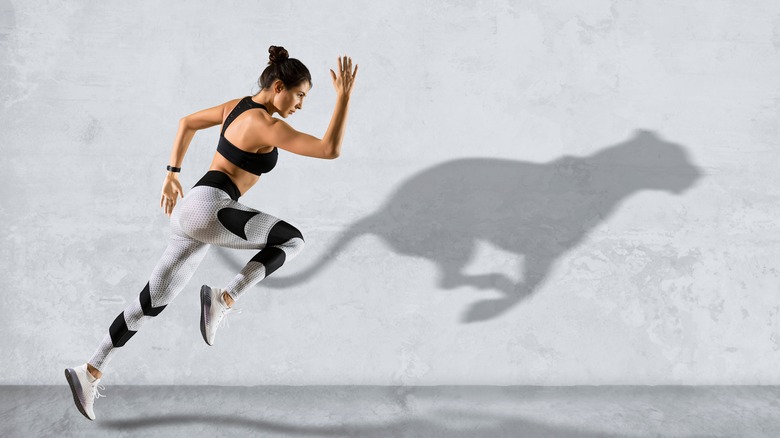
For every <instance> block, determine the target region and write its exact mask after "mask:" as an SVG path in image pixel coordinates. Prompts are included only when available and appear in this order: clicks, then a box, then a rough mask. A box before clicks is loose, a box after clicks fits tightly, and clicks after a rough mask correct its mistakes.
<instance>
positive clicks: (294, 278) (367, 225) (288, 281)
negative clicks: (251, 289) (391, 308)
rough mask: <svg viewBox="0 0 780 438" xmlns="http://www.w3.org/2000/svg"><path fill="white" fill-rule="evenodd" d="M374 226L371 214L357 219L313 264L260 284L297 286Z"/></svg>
mask: <svg viewBox="0 0 780 438" xmlns="http://www.w3.org/2000/svg"><path fill="white" fill-rule="evenodd" d="M374 228H376V221H375V218H374V216H373V215H371V216H368V217H365V218H363V219H360V220H358V221H357V222H355V223H354V224H353V225H352V226H350V227H349V229H347V230H346V231H344V232H343V233H342V234H341V236H339V238H338V240H336V241H335V242H334V243H333V244H332V246H331V247H330V248H329V249H328V250H327V251H326V252H325V256H323V257H321V258H320V259H319V260H317V261H315V262H314V264H313V265H311V266H309V267H308V268H306V269H305V270H303V271H301V272H298V273H295V274H293V275H291V276H289V277H277V276H272V277H268V278H266V279H264V280H263V281H262V283H261V284H262V286H263V287H269V288H272V289H284V288H287V287H293V286H297V285H300V284H303V283H305V282H307V281H309V280H311V279H312V278H313V277H314V276H315V275H317V274H318V273H319V272H320V271H322V270H323V269H325V268H326V267H327V266H328V264H330V263H331V262H333V261H335V260H336V258H337V257H338V255H339V254H340V253H341V252H342V251H344V248H346V247H347V246H348V245H349V244H350V243H351V242H352V241H353V240H355V239H356V238H358V237H360V236H363V235H365V234H369V233H371V232H372V230H373V229H374Z"/></svg>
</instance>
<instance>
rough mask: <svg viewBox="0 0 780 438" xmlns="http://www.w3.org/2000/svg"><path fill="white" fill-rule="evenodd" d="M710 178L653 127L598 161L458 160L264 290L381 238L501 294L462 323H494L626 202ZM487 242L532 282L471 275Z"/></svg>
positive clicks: (442, 281) (419, 178) (444, 282)
mask: <svg viewBox="0 0 780 438" xmlns="http://www.w3.org/2000/svg"><path fill="white" fill-rule="evenodd" d="M700 177H701V172H700V171H699V170H698V169H697V167H696V166H694V165H693V164H692V163H691V161H690V159H689V158H688V155H687V153H686V151H685V149H684V148H683V147H682V146H680V145H678V144H675V143H670V142H667V141H664V140H663V139H661V138H659V137H658V136H657V135H656V134H654V133H653V132H651V131H644V130H638V131H636V132H635V134H634V136H633V137H632V138H630V139H628V140H626V141H624V142H622V143H619V144H616V145H612V146H609V147H606V148H604V149H602V150H600V151H598V152H596V153H594V154H592V155H589V156H585V157H572V156H564V157H561V158H559V159H556V160H554V161H551V162H547V163H530V162H525V161H513V160H506V159H493V158H465V159H458V160H452V161H448V162H444V163H441V164H439V165H436V166H433V167H431V168H428V169H425V170H423V171H421V172H419V173H417V174H415V175H413V176H412V177H410V178H409V179H407V180H406V181H404V182H403V183H401V185H400V186H399V187H398V189H397V190H396V191H395V192H394V193H393V194H392V195H391V196H390V197H389V198H388V199H387V201H386V202H385V204H384V205H383V206H382V207H381V208H380V209H379V210H377V211H376V212H374V213H373V214H371V215H368V216H366V217H364V218H362V219H361V220H359V221H357V222H356V223H354V224H352V225H350V226H348V227H346V228H347V229H346V231H345V232H344V233H343V234H342V235H341V236H340V237H339V238H338V239H337V241H336V242H335V243H334V244H333V246H332V247H331V248H329V249H328V250H327V251H326V253H327V254H328V256H327V257H325V258H322V259H321V260H318V261H317V262H315V263H314V264H313V265H312V266H310V267H308V268H307V269H305V270H304V271H302V272H300V273H297V274H295V275H293V276H290V277H280V276H272V277H269V278H267V279H265V280H263V282H262V283H261V285H262V286H263V287H271V288H284V287H289V286H292V285H295V284H299V283H301V282H303V281H307V280H309V279H310V278H312V277H313V276H315V275H317V274H318V273H319V272H321V271H322V270H323V269H324V268H325V267H326V266H327V265H328V263H329V261H330V260H331V259H333V258H335V257H336V256H337V255H338V254H339V253H340V252H341V251H343V250H344V249H345V247H346V246H347V245H349V244H350V243H351V242H352V241H353V240H355V239H357V238H359V237H361V236H364V235H373V236H377V237H380V238H382V239H383V240H384V241H385V242H387V244H388V245H389V246H390V247H391V248H392V249H393V250H394V251H396V252H397V253H399V254H404V255H409V256H416V257H422V258H425V259H428V260H430V261H431V262H433V263H434V264H435V265H436V266H437V268H438V271H439V278H438V283H439V286H440V287H441V288H443V289H452V288H456V287H459V286H471V287H475V288H478V289H489V290H495V291H500V292H501V294H502V296H501V297H500V298H496V299H485V300H481V301H478V302H475V303H474V304H472V305H471V307H470V308H469V309H467V310H466V311H465V313H464V314H463V316H462V321H463V322H473V321H484V320H488V319H491V318H495V317H497V316H499V315H501V314H503V313H504V312H506V311H508V310H509V309H510V308H512V307H513V306H514V305H516V304H517V303H518V302H519V301H521V300H522V299H524V298H525V297H527V296H529V295H530V294H531V293H533V292H534V290H535V289H536V288H537V287H538V286H539V285H540V284H541V283H542V282H543V281H544V279H545V278H546V276H547V274H548V272H549V270H550V267H551V266H552V265H553V263H554V262H555V261H556V260H557V259H558V258H559V257H561V256H562V255H563V254H564V253H566V252H567V251H569V250H570V249H572V248H573V247H574V246H575V245H577V244H578V243H580V242H581V241H582V240H583V238H584V237H586V236H587V235H588V233H589V232H590V231H591V230H593V229H594V228H595V227H596V226H597V225H598V224H599V223H601V222H602V221H604V220H605V219H606V218H608V217H609V216H610V215H611V214H612V213H613V212H614V211H615V209H616V208H617V207H618V206H619V205H620V204H621V202H623V201H625V200H626V199H627V198H629V197H631V196H632V195H635V194H636V193H638V192H640V191H644V190H659V191H665V192H669V193H672V194H680V193H683V192H684V191H686V190H688V189H690V188H691V187H692V186H693V185H694V184H695V183H696V181H697V180H698V179H699V178H700ZM304 234H305V232H304ZM480 239H481V240H486V241H488V242H490V243H492V244H493V245H495V246H496V247H498V248H501V249H503V250H505V251H507V252H511V253H515V254H517V255H518V257H520V256H522V257H523V258H524V271H523V272H522V273H520V275H518V277H520V278H522V279H523V280H522V281H521V282H519V283H518V282H516V281H513V280H512V279H510V278H509V277H507V276H506V275H503V274H501V273H489V274H483V275H467V274H465V273H464V272H463V270H464V268H465V267H466V265H467V264H468V263H469V262H470V259H471V257H472V255H473V252H474V250H475V248H476V244H477V241H478V240H480ZM223 255H227V254H226V253H223ZM231 264H233V263H231ZM235 264H236V269H237V270H238V269H240V268H241V266H239V264H238V263H235Z"/></svg>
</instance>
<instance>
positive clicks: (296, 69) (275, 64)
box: [257, 46, 312, 89]
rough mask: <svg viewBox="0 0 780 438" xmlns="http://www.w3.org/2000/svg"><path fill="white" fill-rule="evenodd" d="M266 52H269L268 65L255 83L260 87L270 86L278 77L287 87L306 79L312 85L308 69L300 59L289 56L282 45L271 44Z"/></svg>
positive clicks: (294, 85) (296, 84)
mask: <svg viewBox="0 0 780 438" xmlns="http://www.w3.org/2000/svg"><path fill="white" fill-rule="evenodd" d="M268 53H270V55H269V56H268V59H269V61H268V67H266V68H265V70H263V73H262V74H261V75H260V79H258V80H257V85H259V86H260V88H262V89H265V88H271V85H273V83H274V82H275V81H276V80H277V79H280V80H281V81H282V83H284V86H285V87H287V88H293V87H296V86H298V85H300V84H301V83H302V82H304V81H308V82H309V85H312V83H311V74H310V73H309V69H308V68H306V66H305V65H303V63H302V62H301V61H298V60H297V59H295V58H290V54H289V53H287V50H285V49H284V47H279V46H271V47H269V48H268Z"/></svg>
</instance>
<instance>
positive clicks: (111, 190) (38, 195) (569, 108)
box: [0, 0, 780, 385]
mask: <svg viewBox="0 0 780 438" xmlns="http://www.w3.org/2000/svg"><path fill="white" fill-rule="evenodd" d="M272 44H273V45H283V46H285V47H286V48H287V49H288V50H289V52H290V54H291V56H292V57H295V58H298V59H300V60H302V61H303V62H304V63H306V65H307V66H308V67H309V69H310V70H311V72H312V75H313V80H314V88H313V89H312V91H311V93H310V96H309V97H308V98H307V102H306V106H305V107H304V111H301V112H298V113H296V115H295V116H293V117H292V118H290V119H288V121H289V122H290V123H291V124H292V125H293V126H294V127H295V128H297V129H299V130H301V131H304V132H309V133H312V134H313V135H317V136H321V135H322V134H323V133H324V132H325V129H326V128H327V125H328V122H329V120H330V114H331V113H332V109H333V103H334V101H335V93H334V91H333V89H332V86H331V84H330V76H329V72H328V70H329V69H330V68H335V67H336V59H337V57H338V55H340V54H344V53H346V54H349V55H350V56H352V57H353V59H354V61H355V62H356V63H358V64H359V65H360V69H359V73H358V78H357V84H356V89H355V91H354V93H353V99H352V103H351V111H350V116H349V122H348V126H347V134H346V138H345V140H344V144H343V152H342V156H341V157H340V158H339V159H338V160H335V161H324V160H316V159H311V158H306V157H301V156H295V155H293V154H291V153H289V152H285V151H281V152H280V157H279V164H278V166H277V167H276V169H274V171H273V172H271V173H270V174H268V175H265V176H264V177H263V178H262V179H261V181H260V182H259V184H258V185H257V186H255V187H254V188H253V189H252V190H251V191H250V192H249V193H247V194H246V195H245V196H243V197H242V199H241V201H242V202H244V203H245V204H247V205H249V206H252V207H255V208H258V209H261V210H264V211H267V212H269V213H271V214H274V215H276V216H278V217H280V218H283V219H285V220H287V221H288V222H290V223H292V224H293V225H296V226H297V227H299V228H300V229H301V230H302V231H303V234H304V236H305V238H306V242H307V246H306V248H305V250H304V252H303V253H302V254H301V255H300V256H299V257H298V258H296V259H295V260H293V261H292V262H290V263H289V264H287V265H285V266H284V267H283V268H282V269H280V270H279V271H277V272H276V273H275V274H274V275H273V276H272V277H270V278H268V279H267V281H264V282H263V283H261V284H260V285H259V286H258V287H257V288H256V289H254V290H253V291H251V292H250V293H247V294H246V295H245V296H244V297H243V298H242V299H241V300H240V301H239V303H238V304H237V307H239V308H242V309H243V313H241V314H239V315H235V317H231V325H230V327H229V328H221V329H220V332H219V334H218V338H217V344H216V345H215V346H214V347H208V346H207V345H206V344H205V343H204V342H203V340H202V339H201V335H200V332H199V328H198V320H199V314H198V299H197V291H198V289H199V287H200V285H201V284H204V283H207V284H210V285H214V286H219V285H222V286H224V285H225V284H226V283H227V282H228V281H229V280H230V279H231V278H232V276H233V275H234V273H235V272H236V270H237V269H239V268H240V267H241V266H243V264H244V263H245V262H246V261H247V260H248V259H249V258H251V256H252V255H253V254H254V252H250V251H237V250H228V249H222V248H218V247H213V248H212V249H211V250H210V253H209V254H208V255H207V257H206V259H205V260H204V262H203V264H202V265H201V267H200V269H199V270H198V272H197V273H196V274H195V276H194V278H193V279H192V281H191V283H190V285H189V286H188V287H187V288H186V289H185V290H184V291H182V293H181V294H180V295H179V296H178V297H177V299H176V301H174V302H173V303H172V304H171V305H169V306H168V307H167V308H166V310H165V312H163V313H162V314H160V316H158V317H157V318H155V319H153V320H151V321H150V322H149V323H147V324H146V325H145V326H144V327H143V329H142V330H141V331H139V332H138V334H137V335H135V337H133V338H132V339H131V340H130V341H129V342H128V343H127V345H126V346H125V347H123V348H122V350H120V351H119V353H118V354H117V356H116V357H115V358H114V360H113V362H111V364H110V365H109V369H108V371H107V373H106V377H107V378H106V379H105V382H106V383H112V384H121V383H130V384H136V383H144V384H149V383H168V384H225V385H256V384H291V385H305V384H380V385H383V384H388V385H391V384H392V385H395V384H408V385H434V384H498V385H507V384H538V385H568V384H594V385H598V384H780V368H778V367H777V364H778V363H779V362H780V352H779V351H778V350H780V325H779V323H778V312H780V294H779V292H780V291H779V290H778V278H779V277H780V274H779V270H780V257H777V254H778V250H780V234H778V220H777V217H778V216H779V215H780V202H778V201H780V186H779V185H778V182H780V178H778V176H777V175H778V173H777V167H778V164H780V149H778V146H779V145H778V135H779V134H780V129H779V128H778V126H780V125H779V124H778V116H779V115H780V81H778V78H780V58H778V54H779V52H778V48H779V47H780V3H778V2H776V1H773V0H761V1H759V0H756V1H748V2H741V1H736V0H731V1H687V2H664V1H633V0H632V1H627V0H626V1H597V0H589V1H574V0H572V1H556V2H547V1H522V2H521V1H517V2H516V1H509V0H505V1H495V2H488V1H484V2H471V1H450V2H433V1H425V2H411V1H410V2H403V3H402V2H349V1H343V0H339V1H300V2H299V1H296V2H254V3H252V2H204V1H194V2H193V1H187V2H164V3H160V2H152V1H140V2H43V1H12V2H8V1H4V2H0V72H1V74H2V79H3V80H2V81H0V96H2V105H1V106H0V148H2V149H1V150H2V153H1V154H0V168H2V172H0V178H2V184H0V194H1V196H2V197H1V199H2V208H0V221H1V222H2V224H3V226H2V229H1V231H0V238H2V241H1V242H0V263H1V264H2V272H3V275H2V277H0V286H1V289H2V291H3V292H2V297H3V302H2V305H0V330H2V333H3V336H0V351H2V353H3V354H2V362H1V363H2V364H3V365H4V367H3V370H4V372H3V373H2V375H0V384H13V383H29V384H57V383H63V384H64V382H63V381H62V369H63V368H65V367H66V366H75V365H78V364H80V363H83V362H84V361H85V360H86V359H87V358H89V356H90V355H91V354H92V352H93V351H94V349H95V348H96V347H97V345H98V342H99V341H100V339H101V338H102V337H103V335H104V334H105V333H106V331H107V329H108V326H109V325H110V323H111V322H112V321H113V319H114V318H115V317H116V315H117V314H118V313H119V312H121V311H122V310H123V309H124V307H125V306H126V305H128V304H129V303H130V302H131V300H134V299H136V297H137V296H138V293H139V292H140V291H141V289H142V287H143V286H144V284H145V283H146V282H147V280H148V276H149V274H150V273H151V270H152V268H153V267H154V265H155V263H156V262H157V259H158V258H159V257H160V255H161V254H162V251H163V249H164V248H165V246H166V244H167V238H168V231H169V228H168V226H169V225H168V217H167V216H165V215H164V214H163V213H162V211H161V210H160V208H159V206H158V202H159V191H160V186H161V184H162V181H163V177H164V174H165V165H166V164H167V161H168V156H169V154H170V148H171V145H172V141H173V138H174V136H175V134H176V129H177V122H178V120H179V118H181V117H182V116H185V115H187V114H190V113H193V112H196V111H198V110H201V109H204V108H207V107H211V106H214V105H217V104H221V103H223V102H225V101H227V100H230V99H233V98H236V97H241V96H246V95H249V94H253V93H255V92H256V91H257V90H258V87H257V85H256V80H257V77H258V76H259V74H260V72H261V71H262V69H263V67H264V66H265V63H266V61H267V48H268V46H269V45H272ZM218 134H219V129H218V128H216V127H215V128H211V129H208V130H205V131H200V132H199V133H198V134H197V135H196V136H195V138H194V140H193V142H192V144H191V146H190V149H189V152H188V153H187V156H186V159H185V160H184V164H183V168H184V170H183V172H182V175H181V181H182V182H183V184H184V186H185V193H186V192H187V190H188V189H189V187H191V186H192V185H193V184H194V183H195V181H197V179H198V178H200V176H201V175H202V174H203V173H204V172H206V170H207V169H208V166H209V163H210V161H211V158H212V156H213V154H214V149H215V146H216V141H217V137H218Z"/></svg>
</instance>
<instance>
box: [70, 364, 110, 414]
mask: <svg viewBox="0 0 780 438" xmlns="http://www.w3.org/2000/svg"><path fill="white" fill-rule="evenodd" d="M65 378H66V379H68V384H69V385H70V390H71V392H72V393H73V401H74V402H76V407H77V408H79V412H81V413H82V414H84V416H85V417H87V418H89V419H90V420H94V419H95V412H94V411H93V410H92V404H93V403H94V402H95V399H96V398H100V397H105V395H103V394H101V393H99V392H98V388H100V389H102V390H105V389H106V388H105V387H103V385H100V384H99V383H100V379H95V378H94V377H92V375H90V374H89V372H88V371H87V364H84V365H81V366H78V367H76V368H66V369H65ZM91 379H94V381H92V382H90V380H91Z"/></svg>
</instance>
